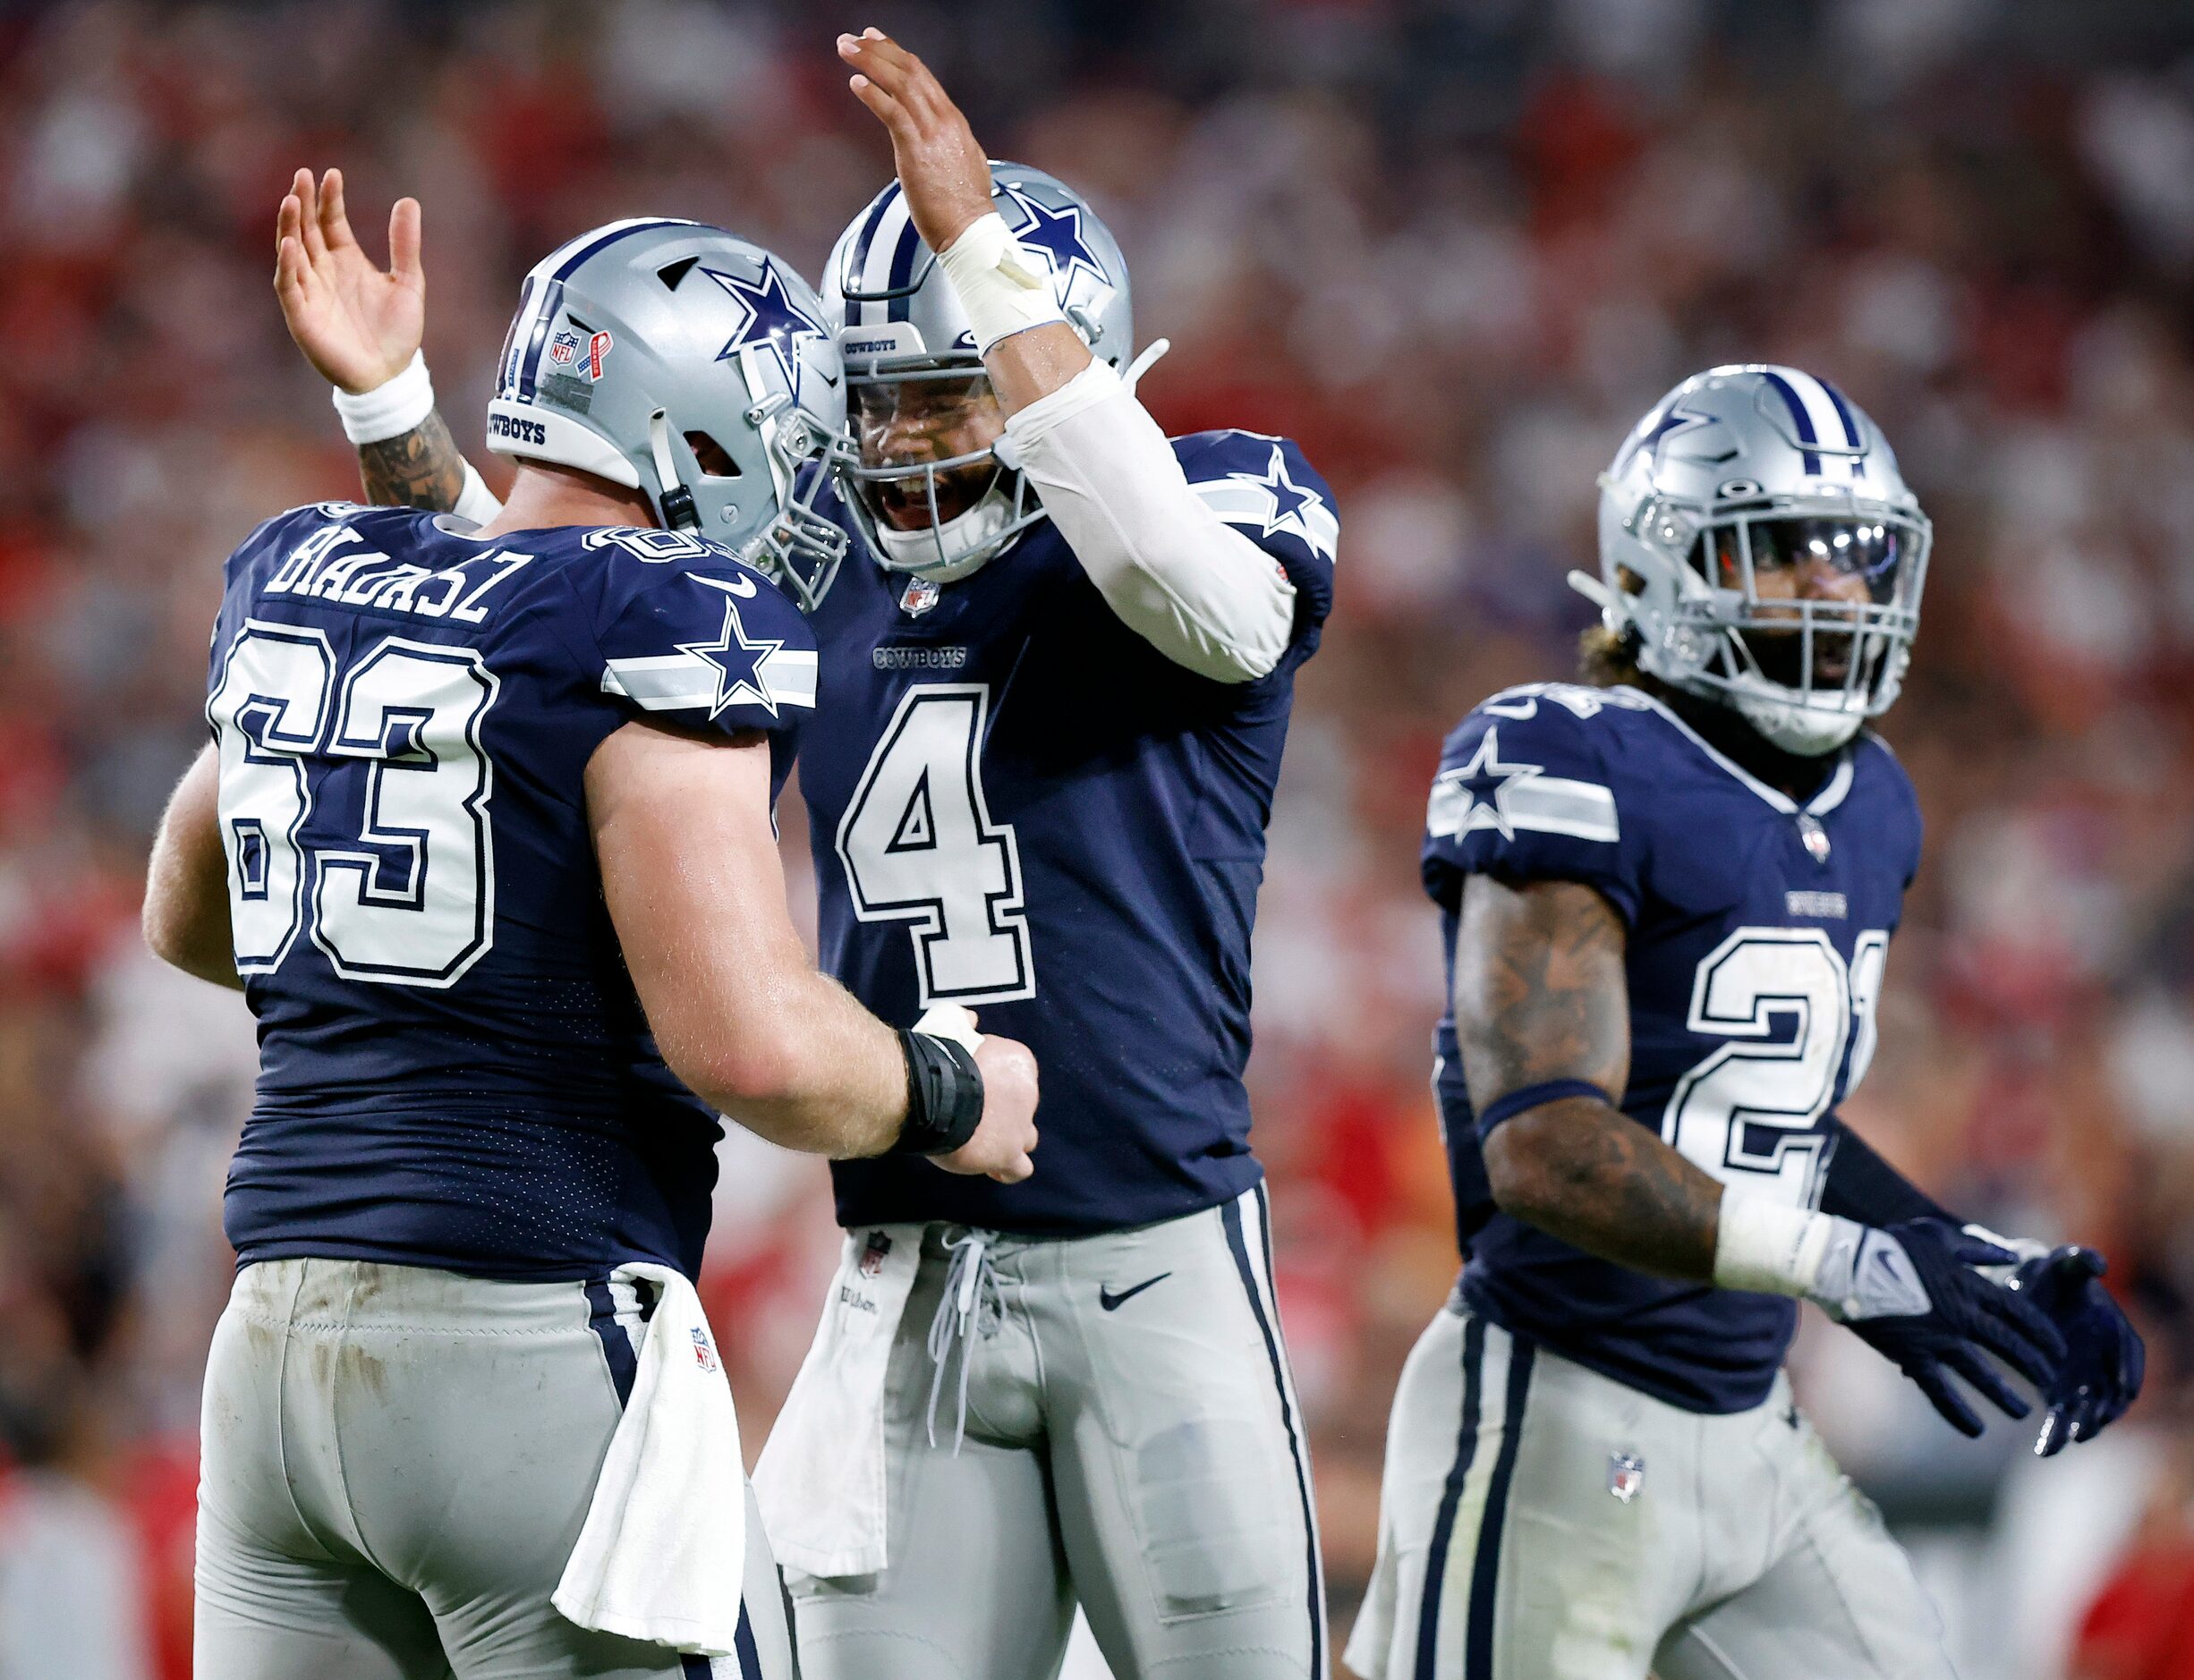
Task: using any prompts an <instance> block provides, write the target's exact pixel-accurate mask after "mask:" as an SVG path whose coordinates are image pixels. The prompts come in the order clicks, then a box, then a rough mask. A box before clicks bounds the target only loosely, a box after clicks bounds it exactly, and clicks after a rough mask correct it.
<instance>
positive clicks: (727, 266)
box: [488, 218, 846, 608]
mask: <svg viewBox="0 0 2194 1680" xmlns="http://www.w3.org/2000/svg"><path fill="white" fill-rule="evenodd" d="M840 378H841V372H840V367H839V362H838V346H837V345H836V344H833V343H832V342H831V338H830V333H829V328H828V327H826V326H825V324H824V318H823V309H822V304H821V301H820V300H819V299H818V298H817V297H816V295H815V293H813V292H812V290H810V289H809V287H808V284H807V283H806V282H805V281H804V280H802V279H801V278H800V276H798V275H796V274H795V273H794V272H793V271H792V269H790V268H789V267H786V265H785V264H784V263H782V262H780V261H778V259H776V258H775V257H772V256H771V255H770V253H769V252H768V251H766V250H762V249H761V247H760V246H759V245H755V244H753V243H751V242H748V241H746V240H744V239H741V238H740V237H739V236H738V235H737V234H736V233H727V232H725V231H724V229H722V228H720V227H710V226H708V225H705V224H702V223H699V222H682V221H675V220H668V219H659V218H647V219H642V220H638V221H630V222H612V223H611V224H609V225H608V226H607V227H598V228H596V229H595V230H594V231H593V232H592V233H583V234H581V235H580V236H579V237H578V238H577V239H574V240H572V241H570V242H567V243H566V244H564V245H561V246H559V247H558V248H557V250H553V251H551V252H550V253H549V255H548V256H547V257H545V258H543V259H541V260H540V262H538V263H536V264H534V266H533V271H532V272H531V274H529V275H527V276H526V277H525V287H524V290H523V292H522V293H520V294H519V301H518V313H517V314H516V316H514V318H512V320H511V324H510V332H509V335H507V336H506V338H505V339H504V341H503V358H502V361H501V363H500V364H499V366H498V368H497V377H496V394H495V399H494V401H492V402H491V403H489V405H488V447H489V448H490V449H492V450H495V451H496V452H497V453H498V454H506V455H517V456H523V457H530V458H531V459H533V460H537V461H550V462H557V464H558V465H561V466H566V467H576V468H578V469H579V470H580V471H583V472H591V473H593V474H595V475H596V476H597V477H599V478H604V479H609V480H610V481H611V482H613V483H617V484H622V485H625V486H626V487H627V488H632V489H636V490H639V491H640V492H641V493H642V495H644V496H646V497H647V498H648V504H649V505H650V506H651V507H652V508H653V509H654V510H655V516H656V518H657V519H658V520H659V521H660V522H662V524H663V526H664V527H665V528H666V529H667V530H693V531H694V532H696V533H698V534H699V535H701V536H704V537H707V538H709V539H710V540H712V541H715V542H719V543H722V544H724V545H725V546H726V547H729V548H731V549H732V550H733V551H734V552H736V553H737V554H738V555H739V556H740V557H741V558H742V559H744V560H746V561H747V562H748V563H749V564H753V566H755V567H756V568H757V569H759V570H761V571H762V572H765V573H769V574H770V576H771V577H772V578H773V579H774V580H775V581H777V582H778V583H779V584H781V585H782V586H784V588H785V589H786V590H787V592H788V593H790V594H791V595H793V596H794V597H795V598H796V599H797V600H798V601H799V602H800V604H801V606H802V607H809V608H812V607H813V606H814V605H815V603H816V602H817V601H819V600H821V598H822V596H823V593H824V591H825V590H828V589H829V587H830V581H831V579H832V578H833V577H835V576H836V575H837V573H838V563H839V562H840V561H841V560H842V559H843V558H844V556H845V552H846V534H845V533H844V532H843V531H842V530H839V529H838V527H837V526H836V525H835V524H833V523H832V522H830V521H829V519H827V518H825V517H824V516H823V515H822V514H821V513H817V512H816V511H815V509H814V506H813V503H814V499H815V496H816V493H817V491H818V489H819V488H820V487H821V484H822V482H823V480H824V479H825V477H826V476H827V475H826V474H824V473H822V472H820V471H811V472H809V473H808V474H807V481H806V482H805V483H804V484H803V483H801V481H800V472H801V469H802V467H803V466H804V465H805V464H806V463H807V462H811V461H814V460H817V459H819V458H821V457H823V456H826V455H827V454H829V450H830V447H831V445H832V442H833V440H835V439H836V438H837V437H838V435H839V433H840V432H841V431H842V430H843V429H844V427H845V423H846V401H845V393H844V391H843V389H842V388H841V386H840V383H839V381H840Z"/></svg>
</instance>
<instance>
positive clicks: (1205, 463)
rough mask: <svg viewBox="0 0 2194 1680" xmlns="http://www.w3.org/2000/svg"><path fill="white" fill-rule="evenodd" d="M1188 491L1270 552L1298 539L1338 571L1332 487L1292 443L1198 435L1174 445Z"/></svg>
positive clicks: (1240, 434) (1254, 436)
mask: <svg viewBox="0 0 2194 1680" xmlns="http://www.w3.org/2000/svg"><path fill="white" fill-rule="evenodd" d="M1173 450H1174V454H1176V455H1177V456H1178V458H1179V460H1180V463H1181V470H1182V471H1183V472H1185V473H1186V475H1187V477H1188V485H1189V488H1191V489H1193V490H1194V491H1195V493H1196V495H1197V496H1199V497H1201V498H1202V500H1203V504H1204V505H1205V506H1207V507H1209V508H1210V509H1211V510H1212V512H1213V513H1216V514H1218V515H1219V517H1220V519H1222V520H1224V521H1226V522H1227V523H1228V524H1229V525H1235V526H1238V527H1240V528H1241V529H1243V530H1246V531H1248V532H1249V533H1250V534H1251V535H1252V537H1254V539H1255V540H1256V541H1257V542H1258V544H1259V545H1260V546H1261V547H1268V548H1269V547H1272V543H1271V539H1273V538H1274V537H1291V538H1293V539H1295V540H1296V541H1297V542H1299V543H1300V544H1301V545H1302V546H1303V547H1305V548H1307V549H1308V550H1309V551H1310V552H1311V553H1312V554H1314V555H1315V556H1317V557H1318V558H1319V559H1320V560H1322V561H1323V562H1324V563H1325V564H1327V565H1329V566H1330V565H1331V564H1333V561H1334V556H1335V555H1336V554H1337V553H1338V551H1339V546H1340V515H1339V510H1338V509H1337V508H1336V506H1335V505H1334V501H1333V490H1332V487H1331V485H1329V484H1327V483H1326V481H1325V479H1324V477H1323V476H1322V474H1320V473H1319V471H1317V469H1316V468H1314V467H1313V466H1312V465H1311V464H1310V462H1309V461H1308V460H1307V459H1306V458H1305V455H1304V454H1303V452H1302V449H1301V448H1300V447H1299V446H1298V445H1297V444H1296V443H1295V442H1294V441H1293V440H1292V439H1290V438H1286V437H1268V436H1266V435H1265V434H1264V433H1262V432H1246V431H1211V432H1195V433H1192V434H1190V435H1189V436H1187V437H1177V438H1175V439H1174V440H1173Z"/></svg>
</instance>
